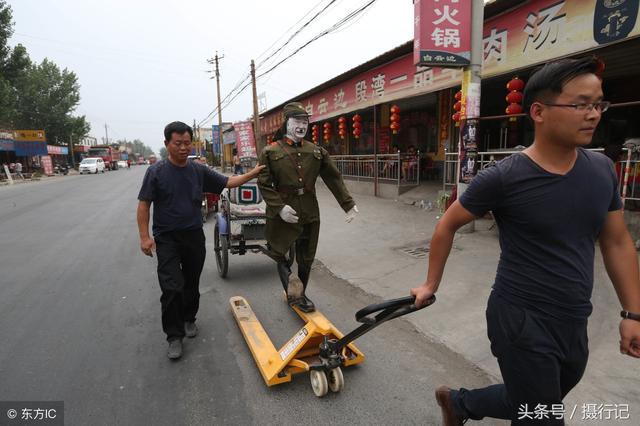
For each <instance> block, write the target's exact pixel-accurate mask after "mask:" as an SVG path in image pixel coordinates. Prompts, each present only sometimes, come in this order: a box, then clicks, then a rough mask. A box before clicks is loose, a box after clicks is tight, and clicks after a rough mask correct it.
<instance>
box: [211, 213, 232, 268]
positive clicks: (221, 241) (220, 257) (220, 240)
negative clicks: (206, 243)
mask: <svg viewBox="0 0 640 426" xmlns="http://www.w3.org/2000/svg"><path fill="white" fill-rule="evenodd" d="M213 247H214V250H215V254H216V266H217V267H218V275H220V276H221V277H222V278H225V277H226V276H227V272H229V241H228V240H227V238H226V237H225V236H223V235H220V229H219V228H218V224H217V223H216V226H215V228H214V229H213Z"/></svg>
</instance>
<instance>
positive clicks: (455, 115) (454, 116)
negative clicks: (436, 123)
mask: <svg viewBox="0 0 640 426" xmlns="http://www.w3.org/2000/svg"><path fill="white" fill-rule="evenodd" d="M460 118H461V117H460V113H459V112H456V113H455V114H453V115H452V116H451V119H452V120H453V121H455V122H456V125H457V124H458V123H460Z"/></svg>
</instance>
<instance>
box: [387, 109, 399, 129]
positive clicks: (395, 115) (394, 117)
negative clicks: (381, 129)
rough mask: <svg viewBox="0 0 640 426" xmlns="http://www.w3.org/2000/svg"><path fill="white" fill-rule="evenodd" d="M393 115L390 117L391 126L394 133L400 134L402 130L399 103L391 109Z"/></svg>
mask: <svg viewBox="0 0 640 426" xmlns="http://www.w3.org/2000/svg"><path fill="white" fill-rule="evenodd" d="M390 112H391V116H390V117H389V121H390V122H391V124H390V125H389V127H390V128H391V131H392V132H393V134H394V135H396V134H398V132H399V131H400V108H398V106H397V105H393V106H392V107H391V109H390Z"/></svg>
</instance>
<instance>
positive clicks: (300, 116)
mask: <svg viewBox="0 0 640 426" xmlns="http://www.w3.org/2000/svg"><path fill="white" fill-rule="evenodd" d="M283 116H284V123H283V125H282V128H281V134H283V135H285V136H284V137H282V138H278V140H276V141H275V142H274V143H273V144H271V145H269V146H267V147H266V148H265V149H264V150H263V151H262V154H261V155H260V164H263V165H265V168H264V169H263V170H262V172H261V173H260V175H259V176H258V186H259V187H260V191H261V192H262V197H263V198H264V200H265V202H266V203H267V209H266V214H267V225H266V230H265V234H266V239H267V242H268V244H269V248H270V250H271V253H272V254H273V256H272V257H273V258H275V259H277V268H278V275H279V276H280V280H281V281H282V286H283V287H284V291H285V292H286V294H287V302H288V303H289V304H290V305H292V306H296V307H298V308H299V309H300V310H301V311H303V312H313V311H314V310H315V306H314V304H313V302H312V301H311V300H309V298H307V296H306V289H307V285H308V284H309V274H310V273H311V265H312V264H313V260H314V258H315V253H316V247H317V245H318V235H319V231H320V212H319V210H318V199H317V198H316V193H315V183H316V179H317V178H318V176H320V177H321V178H322V180H323V181H324V183H325V184H326V185H327V187H328V188H329V190H330V191H331V193H332V194H333V196H334V197H335V198H336V200H337V201H338V203H339V204H340V207H342V209H343V210H344V211H345V212H346V213H347V217H346V221H347V222H351V221H352V220H353V219H354V218H355V217H356V215H357V214H358V208H357V207H356V204H355V202H354V201H353V198H352V197H351V195H350V194H349V191H347V188H346V187H345V184H344V181H343V180H342V175H341V174H340V172H339V171H338V169H337V168H336V166H335V163H334V162H333V161H332V160H331V157H330V156H329V153H328V152H327V150H326V149H324V148H322V147H320V146H317V145H315V144H314V143H312V142H309V141H306V140H304V139H303V138H304V136H305V134H306V133H307V129H308V127H309V114H308V113H307V111H306V110H305V109H304V107H303V106H302V104H301V103H299V102H291V103H288V104H287V105H285V106H284V109H283ZM294 242H295V244H296V260H297V263H298V271H297V275H295V274H292V273H291V269H290V267H289V265H288V264H287V261H286V258H285V254H286V253H287V252H288V251H289V248H290V247H291V245H292V244H293V243H294Z"/></svg>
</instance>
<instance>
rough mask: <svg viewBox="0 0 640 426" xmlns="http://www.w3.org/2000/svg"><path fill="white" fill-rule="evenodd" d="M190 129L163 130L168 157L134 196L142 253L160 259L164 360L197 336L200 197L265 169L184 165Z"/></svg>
mask: <svg viewBox="0 0 640 426" xmlns="http://www.w3.org/2000/svg"><path fill="white" fill-rule="evenodd" d="M192 137H193V131H192V129H191V127H189V126H187V125H186V124H184V123H181V122H179V121H175V122H173V123H170V124H168V125H167V126H166V127H165V128H164V144H165V146H166V148H167V151H168V154H169V156H168V158H167V159H166V160H162V161H159V162H157V163H156V164H154V165H152V166H151V167H149V169H147V172H146V174H145V176H144V180H143V182H142V188H141V189H140V193H139V195H138V200H139V202H138V214H137V219H138V230H139V232H140V249H141V250H142V252H143V253H144V254H146V255H147V256H151V257H153V254H152V253H153V250H154V249H155V251H156V253H157V255H158V280H159V282H160V289H161V290H162V296H161V298H160V303H161V305H162V328H163V330H164V332H165V333H166V335H167V340H168V341H169V350H168V352H167V356H168V357H169V358H170V359H178V358H180V357H181V356H182V339H183V337H184V336H185V335H186V336H187V337H195V336H196V334H197V332H198V328H197V327H196V324H195V321H196V314H197V313H198V306H199V301H200V291H199V289H198V286H199V282H200V273H201V272H202V267H203V266H204V259H205V255H206V251H205V237H204V232H203V231H202V215H201V214H200V207H201V203H202V193H203V192H211V193H215V194H219V193H220V192H222V190H223V189H224V188H225V187H226V188H235V187H237V186H240V185H242V184H243V183H245V182H247V181H249V180H251V179H253V178H254V177H256V176H257V175H258V173H260V170H262V168H263V167H264V166H258V167H256V168H254V169H253V170H251V172H249V173H246V174H243V175H240V176H232V177H226V176H224V175H221V174H218V173H216V172H214V171H213V170H211V169H209V168H208V167H206V166H204V165H202V164H200V163H198V162H195V161H188V156H189V154H191V140H192ZM151 203H153V204H154V209H153V238H152V237H151V236H150V235H149V210H150V207H151Z"/></svg>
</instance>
